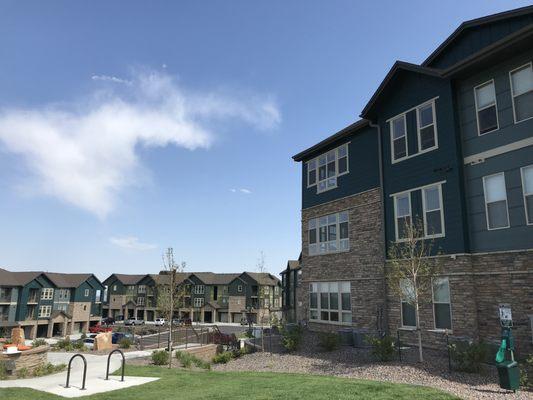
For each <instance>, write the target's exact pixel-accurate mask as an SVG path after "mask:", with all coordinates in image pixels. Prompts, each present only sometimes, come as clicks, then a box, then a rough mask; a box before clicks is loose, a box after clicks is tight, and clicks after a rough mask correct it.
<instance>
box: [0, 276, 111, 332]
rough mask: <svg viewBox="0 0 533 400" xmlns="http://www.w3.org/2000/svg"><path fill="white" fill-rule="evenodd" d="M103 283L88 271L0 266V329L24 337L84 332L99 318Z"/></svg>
mask: <svg viewBox="0 0 533 400" xmlns="http://www.w3.org/2000/svg"><path fill="white" fill-rule="evenodd" d="M103 291H104V286H103V285H102V283H101V282H100V281H99V280H98V279H97V278H96V277H95V276H94V275H92V274H63V273H49V272H40V271H34V272H11V271H7V270H5V269H0V329H5V330H8V329H11V328H13V327H22V328H23V329H24V334H25V337H26V338H31V339H34V338H36V337H52V336H65V335H69V334H72V333H77V332H87V331H88V329H89V326H90V325H92V324H96V323H97V322H98V321H99V320H100V315H101V302H102V295H103Z"/></svg>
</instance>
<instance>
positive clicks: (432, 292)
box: [431, 276, 453, 332]
mask: <svg viewBox="0 0 533 400" xmlns="http://www.w3.org/2000/svg"><path fill="white" fill-rule="evenodd" d="M437 279H446V280H447V281H448V298H449V299H450V302H449V303H443V302H440V301H439V302H437V301H435V290H434V289H435V285H434V283H433V280H434V278H431V302H432V303H433V304H432V307H431V308H433V328H434V329H433V331H437V332H444V331H453V314H452V293H451V290H450V278H449V277H447V276H439V277H437ZM435 304H448V305H449V306H450V329H445V328H437V319H436V317H435Z"/></svg>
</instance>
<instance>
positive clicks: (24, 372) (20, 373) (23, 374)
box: [17, 367, 29, 379]
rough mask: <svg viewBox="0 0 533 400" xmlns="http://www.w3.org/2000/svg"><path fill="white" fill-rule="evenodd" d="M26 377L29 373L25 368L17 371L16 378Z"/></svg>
mask: <svg viewBox="0 0 533 400" xmlns="http://www.w3.org/2000/svg"><path fill="white" fill-rule="evenodd" d="M28 375H29V372H28V368H26V367H24V368H21V369H19V370H18V371H17V378H21V379H24V378H27V377H28Z"/></svg>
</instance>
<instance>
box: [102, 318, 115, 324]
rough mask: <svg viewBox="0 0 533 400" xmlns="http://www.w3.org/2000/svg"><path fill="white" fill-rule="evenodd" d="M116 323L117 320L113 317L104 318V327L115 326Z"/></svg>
mask: <svg viewBox="0 0 533 400" xmlns="http://www.w3.org/2000/svg"><path fill="white" fill-rule="evenodd" d="M114 323H115V318H113V317H107V318H102V325H114Z"/></svg>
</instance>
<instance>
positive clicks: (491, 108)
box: [474, 80, 498, 135]
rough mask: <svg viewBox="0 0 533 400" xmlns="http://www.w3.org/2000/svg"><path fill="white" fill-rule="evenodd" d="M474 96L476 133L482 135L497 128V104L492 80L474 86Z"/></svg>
mask: <svg viewBox="0 0 533 400" xmlns="http://www.w3.org/2000/svg"><path fill="white" fill-rule="evenodd" d="M474 97H475V103H476V118H477V131H478V134H480V135H484V134H485V133H488V132H492V131H494V130H496V129H498V106H497V104H496V91H495V89H494V80H492V81H489V82H486V83H484V84H482V85H479V86H477V87H475V88H474Z"/></svg>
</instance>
